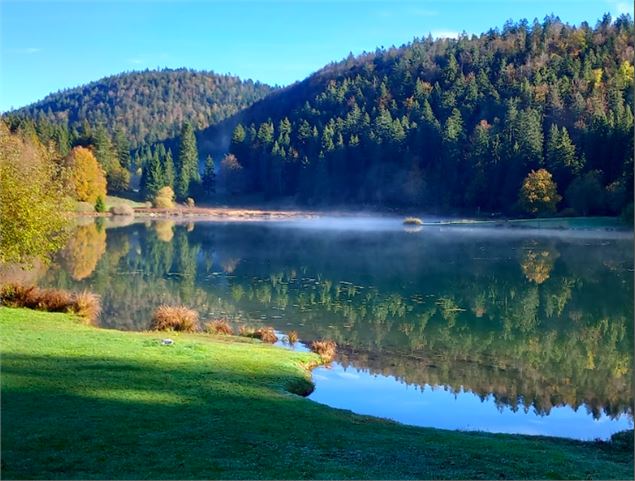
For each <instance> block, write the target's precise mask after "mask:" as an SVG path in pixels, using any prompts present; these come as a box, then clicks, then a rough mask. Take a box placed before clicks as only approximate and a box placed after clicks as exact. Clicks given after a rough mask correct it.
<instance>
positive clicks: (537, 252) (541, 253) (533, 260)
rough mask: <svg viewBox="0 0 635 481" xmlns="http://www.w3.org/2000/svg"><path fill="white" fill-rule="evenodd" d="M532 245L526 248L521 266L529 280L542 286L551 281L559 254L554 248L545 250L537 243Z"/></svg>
mask: <svg viewBox="0 0 635 481" xmlns="http://www.w3.org/2000/svg"><path fill="white" fill-rule="evenodd" d="M531 244H533V246H532V245H531ZM531 244H530V246H528V247H526V248H525V250H524V253H523V256H522V259H521V261H520V266H521V267H522V270H523V274H525V277H526V278H527V280H530V281H532V282H535V283H536V284H542V283H543V282H545V281H546V280H547V279H549V275H550V274H551V271H552V270H553V266H554V263H555V262H556V259H557V258H558V256H559V254H558V251H557V250H555V248H553V247H552V246H550V247H549V248H544V247H539V246H537V245H536V244H537V243H536V242H533V243H531Z"/></svg>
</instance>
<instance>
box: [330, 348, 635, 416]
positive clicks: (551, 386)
mask: <svg viewBox="0 0 635 481" xmlns="http://www.w3.org/2000/svg"><path fill="white" fill-rule="evenodd" d="M337 360H338V362H340V363H341V364H342V365H343V366H344V367H346V368H354V369H360V370H362V371H366V372H369V373H371V374H381V375H384V376H393V377H395V378H397V379H398V380H399V381H401V382H404V383H407V384H409V385H416V386H421V387H422V386H425V385H429V386H433V387H439V386H440V387H443V388H444V389H448V390H450V391H451V392H454V393H459V392H460V391H461V390H464V391H468V392H472V393H474V394H476V395H478V396H479V397H480V398H481V400H484V399H486V398H487V397H488V396H489V395H492V397H493V399H494V401H495V402H496V404H497V405H499V406H500V407H509V408H510V409H511V410H512V411H516V410H519V409H522V410H524V411H528V410H530V409H533V410H535V411H536V412H537V413H539V414H549V413H550V411H551V409H552V408H554V407H558V406H566V405H568V406H571V407H573V408H574V409H578V408H580V407H582V406H585V407H586V408H587V409H588V410H589V411H590V412H591V414H592V415H593V417H594V418H595V419H598V418H599V417H600V415H601V414H602V413H604V414H606V415H608V416H610V417H617V416H619V415H621V414H624V413H626V414H628V415H630V416H632V415H633V411H632V402H631V400H630V399H629V397H628V396H625V394H627V393H628V392H629V389H630V383H629V382H627V379H626V378H625V377H619V378H614V377H610V378H609V379H605V381H606V382H598V378H597V376H595V375H589V376H584V377H582V378H579V379H578V380H577V381H578V382H576V383H572V382H561V381H559V380H558V379H553V378H551V377H550V376H549V373H545V372H544V370H542V369H537V368H535V367H533V366H528V367H526V366H523V368H522V369H518V368H508V367H504V366H500V365H496V364H493V363H490V362H488V361H487V360H484V362H473V361H464V360H457V359H452V358H449V356H445V357H441V356H434V355H430V356H426V355H420V356H413V355H410V356H405V355H403V354H398V353H397V354H394V353H387V352H373V351H360V350H354V349H351V348H347V347H345V346H340V347H339V348H338V359H337ZM564 375H565V377H566V375H567V374H566V373H564ZM559 376H562V374H559Z"/></svg>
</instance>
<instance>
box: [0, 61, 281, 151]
mask: <svg viewBox="0 0 635 481" xmlns="http://www.w3.org/2000/svg"><path fill="white" fill-rule="evenodd" d="M271 91H273V88H272V87H270V86H268V85H265V84H262V83H260V82H253V81H251V80H241V79H239V78H238V77H235V76H232V75H219V74H216V73H214V72H207V71H196V70H191V69H162V70H154V71H153V70H145V71H141V72H124V73H121V74H118V75H113V76H110V77H106V78H103V79H100V80H97V81H95V82H91V83H89V84H87V85H84V86H81V87H76V88H71V89H66V90H62V91H60V92H56V93H53V94H50V95H48V96H47V97H46V98H44V99H43V100H41V101H39V102H36V103H34V104H32V105H29V106H26V107H23V108H20V109H17V110H14V111H12V112H9V115H14V116H20V117H28V118H31V119H34V120H38V121H39V120H47V121H49V122H51V123H54V124H62V125H67V126H68V127H69V129H71V130H72V129H80V128H81V127H82V125H83V124H84V122H88V123H89V124H90V125H92V126H96V125H98V124H102V125H103V126H105V127H106V129H107V130H108V132H110V133H114V132H115V129H116V128H119V129H121V131H122V132H123V133H124V134H125V135H126V137H127V139H128V141H129V142H130V145H131V146H132V147H133V148H137V147H139V146H141V145H143V144H151V143H154V142H158V141H162V140H164V139H168V138H172V137H176V136H178V134H179V131H180V129H181V126H182V124H183V123H184V122H186V121H187V122H190V123H192V124H193V125H194V126H195V127H196V128H197V129H203V128H205V127H207V126H208V125H211V124H215V123H217V122H220V121H221V120H223V119H225V118H227V117H229V116H231V115H233V114H235V113H237V112H239V111H240V110H242V109H243V108H245V107H247V106H249V105H251V104H252V103H254V102H256V101H258V100H260V99H261V98H263V97H264V96H266V95H267V94H269V93H270V92H271Z"/></svg>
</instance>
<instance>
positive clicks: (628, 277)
mask: <svg viewBox="0 0 635 481" xmlns="http://www.w3.org/2000/svg"><path fill="white" fill-rule="evenodd" d="M31 276H32V278H33V279H31V280H37V281H38V282H39V283H40V284H42V285H47V286H56V287H63V288H69V289H82V288H87V289H90V290H92V291H94V292H97V293H99V294H100V295H101V296H102V304H103V314H102V321H101V323H102V324H101V325H102V326H104V327H108V328H116V329H123V330H141V329H146V328H147V326H148V323H149V320H150V316H151V312H152V310H153V309H154V308H155V307H156V306H158V305H159V304H161V303H183V304H186V305H188V306H190V307H193V308H195V309H197V310H198V311H199V312H200V314H201V317H202V319H204V320H206V319H217V318H226V319H228V320H230V321H231V322H232V323H233V324H234V325H235V326H240V325H249V326H259V325H270V326H273V327H274V328H275V329H276V330H277V331H280V332H282V333H286V332H288V331H289V330H295V331H297V332H298V334H299V337H300V339H301V340H302V341H304V342H309V341H311V340H313V339H321V338H325V339H333V340H335V341H336V342H337V343H338V346H339V352H338V357H337V359H336V362H334V363H333V364H332V365H331V366H330V367H320V368H318V369H316V370H315V371H314V373H313V377H314V381H315V384H316V389H315V391H314V392H313V394H311V396H310V397H311V398H312V399H314V400H315V401H317V402H321V403H324V404H328V405H331V406H334V407H340V408H344V409H350V410H353V411H355V412H358V413H362V414H371V415H375V416H381V417H386V418H390V419H394V420H397V421H399V422H403V423H407V424H414V425H419V426H430V427H439V428H448V429H464V430H471V429H477V430H483V431H492V432H510V433H526V434H544V435H554V436H562V437H570V438H577V439H595V438H601V439H607V438H608V437H609V436H610V435H611V434H612V433H614V432H616V431H619V430H623V429H627V428H632V427H633V413H632V405H633V385H632V383H633V372H632V366H633V236H632V233H628V232H611V231H599V230H597V231H577V230H576V231H553V230H529V229H510V228H507V229H497V228H480V227H469V226H467V227H461V226H448V227H441V226H425V227H424V228H422V229H405V228H404V227H403V226H402V225H401V221H400V220H399V219H396V218H390V217H378V218H374V217H370V216H368V217H357V218H352V217H351V218H347V217H338V218H319V219H295V220H293V219H292V220H286V221H270V222H244V223H219V222H202V221H201V222H195V223H175V222H173V221H170V220H158V221H148V222H145V223H142V222H137V223H132V224H130V225H122V226H118V227H116V226H113V225H112V222H111V221H109V220H107V221H105V222H104V220H103V219H102V220H98V222H94V221H92V220H90V221H85V222H83V223H82V224H81V225H79V226H78V227H77V230H76V232H75V234H74V235H73V237H72V238H71V240H70V241H69V243H68V245H67V246H66V247H65V248H64V250H63V251H61V252H60V253H59V254H58V255H57V257H56V260H55V262H54V263H53V264H52V265H51V266H49V267H48V268H41V269H39V270H36V271H34V272H32V273H31ZM300 348H301V346H300Z"/></svg>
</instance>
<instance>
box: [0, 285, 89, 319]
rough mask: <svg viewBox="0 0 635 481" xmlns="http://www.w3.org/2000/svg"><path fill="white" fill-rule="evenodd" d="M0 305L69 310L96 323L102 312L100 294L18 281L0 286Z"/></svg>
mask: <svg viewBox="0 0 635 481" xmlns="http://www.w3.org/2000/svg"><path fill="white" fill-rule="evenodd" d="M0 305H3V306H7V307H24V308H27V309H37V310H39V311H48V312H67V313H70V314H76V315H78V316H79V317H81V318H82V319H84V320H85V321H87V322H89V323H94V322H95V321H96V320H97V319H98V318H99V314H100V313H101V302H100V299H99V296H98V295H96V294H93V293H92V292H88V291H82V292H79V293H74V292H69V291H65V290H63V289H41V288H39V287H36V286H34V285H23V284H18V283H9V284H3V285H2V286H0Z"/></svg>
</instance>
